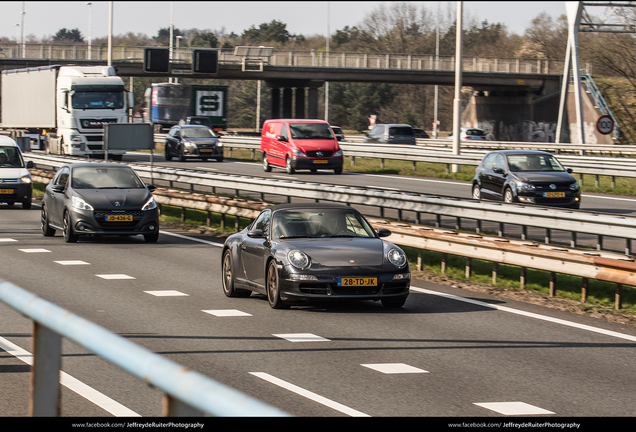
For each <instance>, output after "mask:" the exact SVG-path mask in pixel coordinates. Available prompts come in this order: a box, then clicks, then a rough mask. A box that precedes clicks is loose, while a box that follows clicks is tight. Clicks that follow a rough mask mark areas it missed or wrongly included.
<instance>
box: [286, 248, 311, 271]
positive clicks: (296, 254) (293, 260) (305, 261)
mask: <svg viewBox="0 0 636 432" xmlns="http://www.w3.org/2000/svg"><path fill="white" fill-rule="evenodd" d="M287 259H288V260H289V263H290V264H291V265H293V266H294V267H296V268H299V269H304V268H307V267H309V257H308V256H307V254H305V252H303V251H301V250H298V249H295V250H293V251H289V253H288V254H287Z"/></svg>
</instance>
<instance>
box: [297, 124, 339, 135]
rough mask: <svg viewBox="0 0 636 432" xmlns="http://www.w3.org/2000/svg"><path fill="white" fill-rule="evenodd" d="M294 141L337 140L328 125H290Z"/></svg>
mask: <svg viewBox="0 0 636 432" xmlns="http://www.w3.org/2000/svg"><path fill="white" fill-rule="evenodd" d="M289 130H290V131H291V136H292V138H294V139H335V138H334V136H333V133H331V128H330V127H329V125H328V124H327V123H290V124H289Z"/></svg>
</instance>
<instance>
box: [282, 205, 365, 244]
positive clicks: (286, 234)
mask: <svg viewBox="0 0 636 432" xmlns="http://www.w3.org/2000/svg"><path fill="white" fill-rule="evenodd" d="M273 231H274V237H275V238H278V239H288V238H325V237H366V238H374V237H375V231H374V230H373V228H371V226H370V225H369V224H368V223H367V221H366V220H365V219H364V218H363V217H362V216H361V215H360V213H358V212H355V211H347V210H341V209H324V210H309V209H308V210H297V211H281V212H278V213H276V217H275V218H274V223H273Z"/></svg>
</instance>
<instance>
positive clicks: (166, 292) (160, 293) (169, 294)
mask: <svg viewBox="0 0 636 432" xmlns="http://www.w3.org/2000/svg"><path fill="white" fill-rule="evenodd" d="M144 292H145V293H147V294H150V295H153V296H155V297H178V296H188V295H189V294H185V293H182V292H180V291H174V290H163V291H144Z"/></svg>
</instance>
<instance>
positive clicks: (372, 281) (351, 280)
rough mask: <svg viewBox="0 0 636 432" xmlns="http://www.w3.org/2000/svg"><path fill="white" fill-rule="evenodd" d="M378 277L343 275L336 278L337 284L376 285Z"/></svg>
mask: <svg viewBox="0 0 636 432" xmlns="http://www.w3.org/2000/svg"><path fill="white" fill-rule="evenodd" d="M377 284H378V278H374V277H343V278H338V286H376V285H377Z"/></svg>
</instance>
